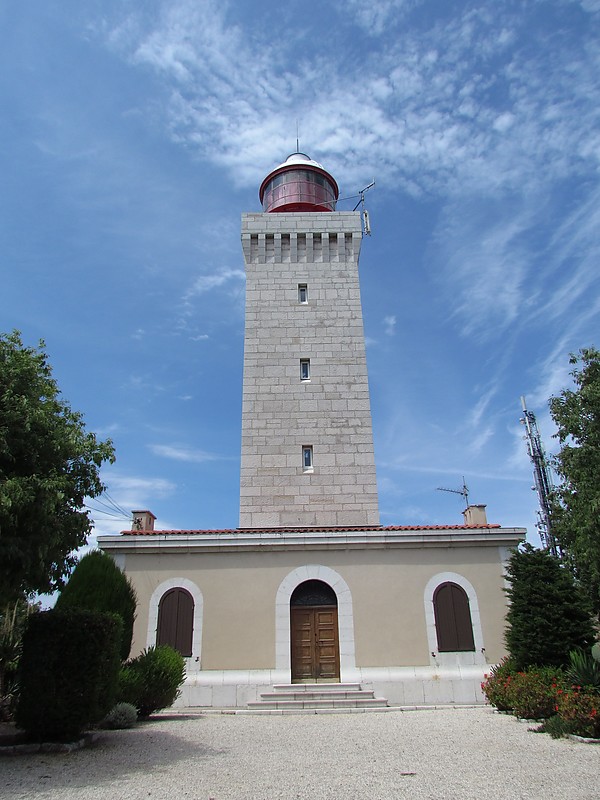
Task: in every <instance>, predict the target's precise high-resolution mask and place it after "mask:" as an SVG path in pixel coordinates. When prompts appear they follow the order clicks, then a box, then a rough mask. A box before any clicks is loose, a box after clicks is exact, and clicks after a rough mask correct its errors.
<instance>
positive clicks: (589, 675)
mask: <svg viewBox="0 0 600 800" xmlns="http://www.w3.org/2000/svg"><path fill="white" fill-rule="evenodd" d="M567 677H568V678H569V680H570V681H571V683H572V684H573V685H575V686H583V687H584V688H585V689H591V690H592V691H596V692H600V663H599V662H598V661H596V659H595V658H594V657H593V656H592V653H591V652H587V651H586V650H572V651H571V652H570V653H569V667H568V668H567Z"/></svg>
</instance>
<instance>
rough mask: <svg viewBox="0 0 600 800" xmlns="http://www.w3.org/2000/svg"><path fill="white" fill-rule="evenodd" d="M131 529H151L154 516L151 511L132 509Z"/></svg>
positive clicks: (152, 528)
mask: <svg viewBox="0 0 600 800" xmlns="http://www.w3.org/2000/svg"><path fill="white" fill-rule="evenodd" d="M131 513H132V515H133V520H132V522H131V530H132V531H153V530H154V520H155V519H156V517H155V516H154V514H153V513H152V512H151V511H132V512H131Z"/></svg>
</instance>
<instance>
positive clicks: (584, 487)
mask: <svg viewBox="0 0 600 800" xmlns="http://www.w3.org/2000/svg"><path fill="white" fill-rule="evenodd" d="M570 363H571V364H572V365H573V367H574V369H573V371H572V372H571V375H572V376H573V381H574V384H575V386H574V388H573V389H565V390H564V391H562V392H561V393H560V395H558V397H552V398H551V399H550V413H551V415H552V418H553V420H554V422H555V423H556V426H557V428H558V432H557V434H556V436H557V438H558V440H559V442H560V445H561V448H560V452H559V453H558V455H557V456H556V457H555V459H554V464H553V466H554V469H555V471H556V473H557V474H558V476H559V478H560V485H559V486H558V488H557V489H556V490H555V492H554V498H553V507H552V523H553V532H554V534H555V536H556V538H557V540H558V542H559V544H560V547H561V549H562V551H563V553H564V555H565V557H566V561H567V563H568V564H569V565H570V567H571V569H572V570H573V573H574V575H575V576H576V578H577V579H578V580H579V581H580V582H581V584H582V586H583V587H584V588H585V591H586V592H587V594H588V596H589V598H590V600H591V602H592V606H593V609H594V611H595V612H596V614H600V351H598V350H596V349H595V348H585V349H582V350H580V352H579V353H578V354H576V355H575V354H574V355H571V358H570Z"/></svg>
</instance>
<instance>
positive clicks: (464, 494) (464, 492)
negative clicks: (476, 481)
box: [437, 475, 469, 508]
mask: <svg viewBox="0 0 600 800" xmlns="http://www.w3.org/2000/svg"><path fill="white" fill-rule="evenodd" d="M437 491H438V492H451V493H452V494H460V495H461V496H462V497H464V498H465V506H466V507H467V508H468V507H469V488H468V486H467V484H466V483H465V476H464V475H463V485H462V488H461V489H444V487H443V486H438V487H437Z"/></svg>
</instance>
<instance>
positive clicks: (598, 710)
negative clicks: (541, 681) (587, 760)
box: [556, 688, 600, 739]
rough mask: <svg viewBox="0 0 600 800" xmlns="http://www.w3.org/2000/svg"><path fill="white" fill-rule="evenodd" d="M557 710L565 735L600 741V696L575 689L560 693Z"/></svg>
mask: <svg viewBox="0 0 600 800" xmlns="http://www.w3.org/2000/svg"><path fill="white" fill-rule="evenodd" d="M556 710H557V712H558V716H559V717H560V719H561V720H562V723H563V731H564V732H565V733H574V734H576V735H577V736H585V737H587V738H590V739H600V694H598V693H597V692H589V691H581V690H579V689H578V688H573V689H571V690H569V691H561V690H559V691H558V696H557V701H556Z"/></svg>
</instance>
